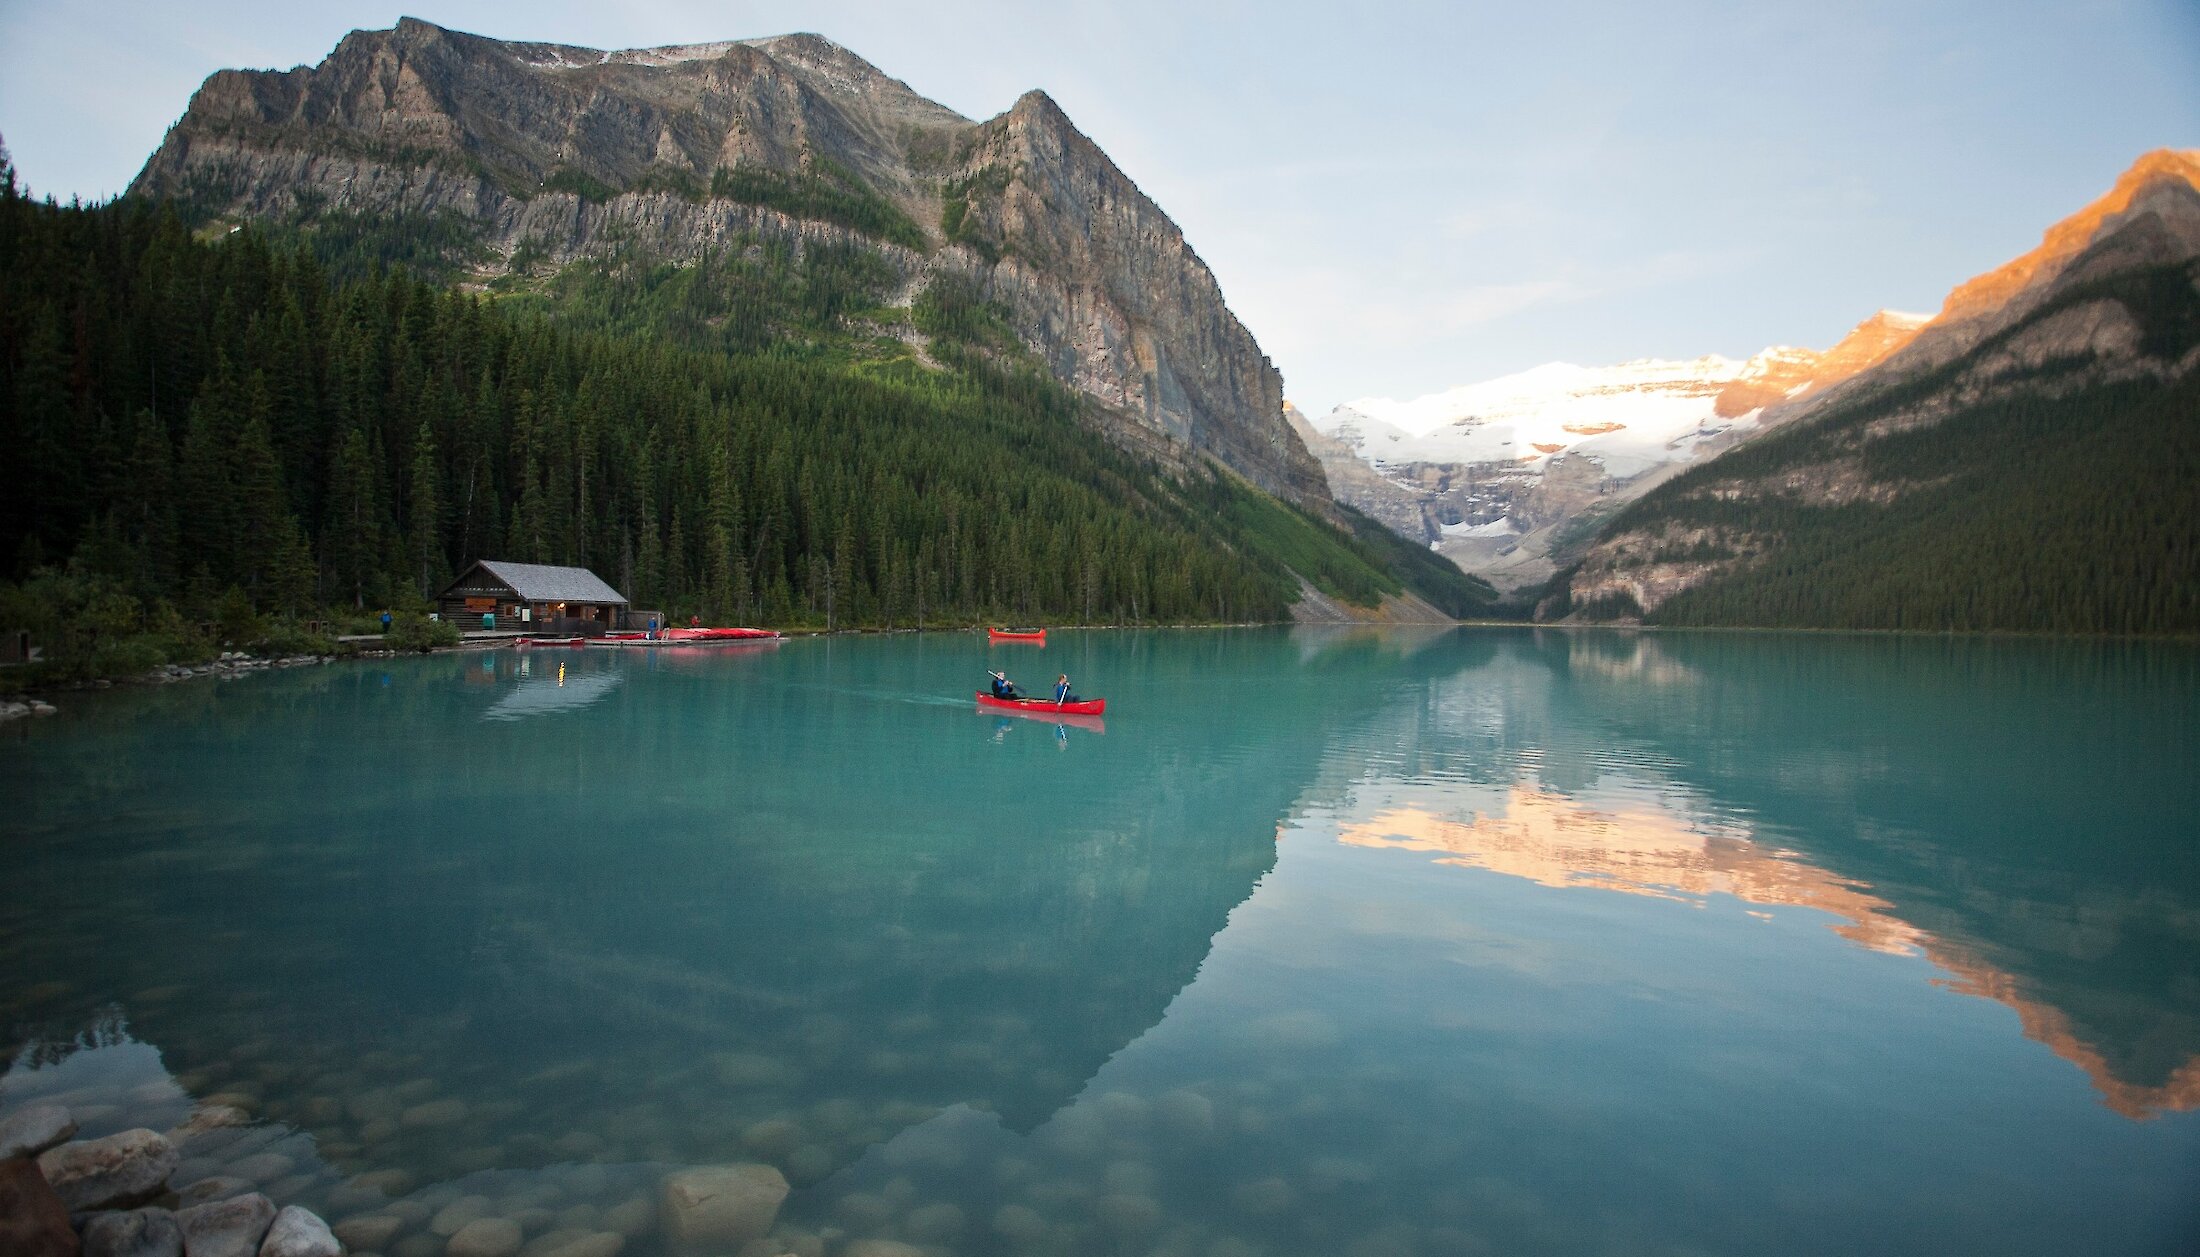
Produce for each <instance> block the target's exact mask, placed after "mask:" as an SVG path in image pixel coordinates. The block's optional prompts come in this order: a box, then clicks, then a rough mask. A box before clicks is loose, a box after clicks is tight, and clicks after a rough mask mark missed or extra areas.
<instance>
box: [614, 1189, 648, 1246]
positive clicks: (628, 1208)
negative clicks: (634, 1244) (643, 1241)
mask: <svg viewBox="0 0 2200 1257" xmlns="http://www.w3.org/2000/svg"><path fill="white" fill-rule="evenodd" d="M603 1224H604V1226H605V1228H607V1229H609V1230H613V1231H617V1232H618V1233H619V1234H621V1235H625V1236H628V1237H632V1236H636V1235H646V1234H648V1233H649V1231H650V1230H651V1229H652V1228H653V1227H655V1226H656V1225H657V1208H656V1206H655V1205H653V1204H651V1203H650V1201H649V1198H648V1197H646V1196H636V1197H635V1198H634V1199H632V1200H628V1201H625V1202H623V1203H620V1204H616V1205H613V1206H611V1207H610V1208H609V1209H606V1210H604V1211H603Z"/></svg>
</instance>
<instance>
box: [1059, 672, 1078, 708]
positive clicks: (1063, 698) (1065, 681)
mask: <svg viewBox="0 0 2200 1257" xmlns="http://www.w3.org/2000/svg"><path fill="white" fill-rule="evenodd" d="M1076 697H1077V696H1076V695H1075V694H1072V693H1070V692H1069V673H1067V672H1064V673H1062V674H1060V675H1059V676H1057V677H1055V678H1054V705H1055V706H1056V707H1060V706H1061V705H1062V704H1064V703H1067V702H1071V701H1074V700H1075V699H1076Z"/></svg>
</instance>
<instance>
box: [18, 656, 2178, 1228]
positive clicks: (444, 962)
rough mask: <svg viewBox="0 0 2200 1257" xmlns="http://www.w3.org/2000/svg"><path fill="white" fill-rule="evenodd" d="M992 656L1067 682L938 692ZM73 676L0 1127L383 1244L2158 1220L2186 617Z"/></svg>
mask: <svg viewBox="0 0 2200 1257" xmlns="http://www.w3.org/2000/svg"><path fill="white" fill-rule="evenodd" d="M1004 661H1005V663H1006V666H1007V667H1008V668H1009V670H1010V672H1011V674H1012V675H1015V676H1017V677H1018V678H1019V679H1020V680H1023V681H1025V682H1026V683H1027V685H1028V686H1029V687H1030V688H1034V689H1038V688H1043V687H1044V685H1045V684H1046V683H1047V682H1048V681H1050V680H1051V678H1052V676H1053V674H1054V673H1055V672H1057V671H1061V670H1067V671H1069V672H1070V673H1071V674H1072V675H1073V676H1074V677H1075V678H1076V680H1077V683H1078V686H1079V688H1080V689H1082V690H1084V691H1087V692H1090V693H1096V694H1102V695H1105V696H1106V697H1107V698H1108V699H1109V701H1110V708H1109V713H1108V715H1107V717H1106V718H1105V721H1104V722H1091V721H1088V722H1078V723H1063V724H1059V725H1058V724H1056V723H1054V722H1052V721H1044V720H1030V719H1021V718H1014V717H1000V716H995V715H991V714H984V713H980V712H978V711H977V710H975V708H974V704H973V703H971V702H970V701H969V698H968V695H969V694H970V692H971V691H972V690H973V689H974V688H976V686H977V684H978V683H979V682H980V681H982V679H983V669H984V668H985V667H987V666H989V664H990V665H991V666H1001V665H1002V664H1003V662H1004ZM65 707H66V712H65V714H64V715H63V716H61V717H59V718H56V719H51V720H45V721H40V722H36V723H31V722H20V723H18V724H17V725H15V726H13V727H11V728H8V729H7V730H6V731H5V733H4V734H0V800H4V801H5V808H4V814H0V888H4V889H0V1034H4V1035H5V1037H6V1042H7V1044H8V1045H10V1048H11V1059H10V1062H9V1063H8V1064H7V1067H6V1073H5V1075H4V1077H0V1112H6V1111H12V1110H13V1109H16V1108H19V1107H21V1106H22V1105H24V1104H26V1103H28V1102H31V1101H33V1100H37V1099H39V1098H42V1097H55V1096H58V1097H60V1098H62V1099H63V1100H65V1101H66V1102H68V1103H70V1104H72V1105H73V1106H74V1108H75V1110H76V1111H77V1113H78V1115H79V1117H80V1119H81V1120H82V1121H83V1123H84V1126H85V1133H86V1134H89V1135H97V1134H103V1133H107V1132H109V1131H112V1130H119V1129H124V1128H127V1127H130V1126H136V1125H149V1126H153V1127H155V1128H157V1129H160V1128H166V1127H169V1126H172V1125H174V1124H175V1123H177V1122H179V1121H182V1120H183V1119H184V1118H185V1117H186V1116H187V1115H189V1114H190V1113H191V1111H192V1110H193V1108H194V1106H205V1105H213V1104H219V1105H230V1106H234V1107H236V1108H238V1109H240V1110H242V1111H244V1112H245V1113H247V1114H249V1115H250V1116H251V1118H252V1119H253V1121H252V1124H251V1125H250V1126H248V1127H244V1128H241V1130H240V1129H238V1128H231V1129H229V1130H225V1131H223V1132H220V1133H219V1134H218V1135H216V1136H213V1137H201V1138H199V1139H197V1140H195V1141H194V1142H193V1143H192V1144H191V1145H190V1146H189V1147H188V1148H187V1160H186V1163H185V1166H184V1168H183V1170H182V1172H181V1173H179V1175H178V1178H177V1180H176V1181H178V1182H182V1181H186V1180H188V1179H189V1178H191V1177H194V1176H198V1175H205V1174H223V1173H227V1174H234V1175H236V1176H239V1177H243V1178H248V1179H251V1180H253V1181H255V1182H257V1183H259V1184H261V1185H262V1186H263V1187H266V1188H267V1189H269V1190H270V1191H271V1193H272V1194H274V1195H276V1196H277V1198H278V1199H280V1200H284V1201H299V1202H302V1203H306V1204H308V1205H311V1206H314V1207H317V1208H320V1209H321V1210H322V1211H323V1212H324V1213H325V1214H326V1215H327V1216H329V1217H331V1218H332V1219H342V1218H346V1217H350V1216H355V1215H360V1214H369V1215H382V1216H386V1217H390V1218H394V1219H395V1220H396V1223H397V1225H396V1227H395V1229H393V1230H387V1235H386V1238H383V1239H378V1240H377V1241H376V1242H377V1243H380V1244H382V1245H383V1246H384V1251H385V1253H386V1257H438V1254H440V1253H441V1252H442V1250H443V1238H442V1236H441V1235H439V1234H438V1233H437V1231H436V1229H435V1227H434V1226H433V1225H432V1223H433V1219H434V1217H435V1215H436V1214H437V1213H438V1212H439V1211H442V1210H444V1209H446V1208H447V1207H449V1206H451V1205H452V1204H453V1202H458V1201H461V1199H462V1198H467V1197H473V1198H478V1199H475V1200H470V1201H465V1202H464V1204H463V1209H464V1210H471V1211H477V1212H487V1213H491V1214H495V1215H498V1216H506V1217H511V1218H513V1219H515V1220H516V1221H519V1222H520V1223H521V1225H522V1226H523V1228H524V1229H525V1233H526V1234H527V1235H528V1236H529V1238H530V1242H531V1244H532V1245H533V1248H532V1250H531V1251H533V1252H536V1253H543V1252H548V1251H551V1250H553V1249H555V1248H556V1247H557V1246H558V1245H559V1244H562V1243H564V1242H565V1241H567V1240H571V1239H576V1238H580V1237H586V1236H590V1235H597V1236H603V1235H616V1236H621V1237H623V1238H622V1239H621V1240H620V1241H619V1246H623V1249H624V1253H625V1254H626V1255H627V1257H654V1255H655V1254H657V1253H659V1252H660V1250H661V1249H662V1248H663V1247H664V1245H663V1243H662V1241H661V1239H660V1237H659V1235H658V1232H657V1231H656V1230H655V1229H654V1228H655V1218H656V1207H655V1204H654V1202H655V1199H656V1195H655V1193H656V1189H657V1184H658V1182H659V1180H660V1179H661V1178H662V1177H663V1176H664V1175H665V1174H666V1173H667V1172H668V1171H669V1170H672V1169H676V1168H678V1167H684V1166H691V1165H709V1164H721V1163H728V1162H740V1161H763V1162H769V1163H771V1164H773V1165H776V1166H779V1167H780V1168H781V1169H783V1170H784V1171H785V1173H786V1176H787V1177H788V1179H789V1180H790V1181H792V1182H793V1183H794V1185H795V1190H794V1192H793V1194H792V1195H791V1196H790V1197H789V1198H788V1200H787V1202H786V1204H785V1207H784V1208H783V1209H782V1211H781V1213H780V1217H779V1231H778V1233H777V1235H776V1236H775V1240H776V1241H778V1244H777V1245H775V1246H774V1249H773V1251H777V1248H778V1247H786V1248H787V1249H788V1250H789V1251H800V1252H807V1253H812V1254H815V1253H818V1252H828V1253H836V1254H837V1253H842V1252H847V1253H867V1254H874V1255H877V1257H890V1255H891V1254H907V1253H910V1252H915V1251H924V1252H928V1253H933V1254H950V1253H952V1254H969V1255H981V1254H1000V1253H1038V1254H1086V1253H1091V1254H1168V1255H1181V1257H1255V1255H1259V1254H1267V1255H1270V1257H1283V1255H1285V1254H1301V1253H1306V1254H1348V1255H1350V1257H1412V1255H1426V1257H1435V1255H1438V1254H1453V1253H1497V1254H1536V1253H1559V1254H1575V1253H1579V1254H1599V1255H1604V1254H1635V1253H1643V1254H1653V1253H1654V1254H1682V1253H1705V1254H1726V1253H1736V1254H1739V1253H1766V1252H1782V1253H1839V1254H1852V1253H1864V1252H1870V1253H1920V1254H1957V1253H1980V1254H2011V1253H2043V1254H2069V1253H2079V1252H2085V1253H2104V1254H2111V1253H2171V1252H2188V1251H2192V1248H2193V1245H2194V1244H2195V1242H2196V1240H2200V1113H2196V1112H2195V1109H2196V1108H2200V841H2196V822H2195V816H2196V815H2200V786H2196V779H2200V772H2196V769H2200V651H2195V650H2194V649H2192V648H2190V647H2178V646H2132V645H2122V644H2105V645H2104V644H2052V643H2035V642H2003V641H1987V640H1966V641H1940V640H1908V639H1866V638H1839V637H1815V636H1739V635H1701V636H1684V635H1668V636H1657V637H1635V636H1627V635H1621V634H1560V633H1551V632H1533V631H1526V630H1522V631H1517V632H1511V631H1475V630H1461V631H1454V632H1435V631H1430V632H1389V633H1374V632H1365V631H1307V630H1296V631H1285V630H1273V631H1244V632H1226V633H1225V632H1182V633H1148V634H1136V633H1094V634H1082V635H1080V634H1071V633H1062V634H1057V635H1056V638H1055V640H1054V641H1053V642H1051V643H1050V645H1049V646H1048V647H1047V648H1045V649H1043V650H1040V649H1034V648H1031V647H1026V646H1005V645H1004V646H1001V647H992V648H989V647H987V646H986V645H985V644H984V643H983V642H981V641H979V640H976V639H975V638H972V637H968V636H929V637H923V638H911V637H902V638H896V639H880V640H837V641H797V642H789V643H786V644H784V645H782V646H779V647H777V648H776V649H771V648H747V649H743V650H740V651H735V652H720V653H701V652H698V653H694V654H686V655H682V654H674V653H671V652H667V653H664V654H661V655H657V656H654V657H653V656H651V655H650V654H647V653H642V652H633V653H627V652H616V651H585V652H584V651H564V650H560V651H540V652H536V653H534V654H532V655H524V656H523V655H521V654H518V653H516V652H511V651H505V652H497V653H489V654H475V655H462V656H445V657H438V658H430V659H421V660H405V661H396V662H386V663H355V664H347V665H338V666H331V667H326V668H314V669H303V670H297V671H291V672H283V673H274V674H261V675H255V676H250V677H245V678H242V679H237V680H233V681H227V682H219V683H217V682H211V681H209V682H197V683H192V684H186V685H179V686H173V687H168V688H165V689H161V690H156V691H129V692H121V691H117V692H110V693H106V694H100V695H88V696H82V697H78V698H75V699H73V700H72V701H70V702H68V703H66V704H65ZM386 1229H387V1228H386ZM877 1241H893V1242H895V1243H898V1244H901V1245H907V1246H909V1247H895V1246H894V1245H893V1244H881V1243H878V1242H877ZM610 1246H612V1245H610V1244H608V1243H601V1244H599V1248H602V1247H610Z"/></svg>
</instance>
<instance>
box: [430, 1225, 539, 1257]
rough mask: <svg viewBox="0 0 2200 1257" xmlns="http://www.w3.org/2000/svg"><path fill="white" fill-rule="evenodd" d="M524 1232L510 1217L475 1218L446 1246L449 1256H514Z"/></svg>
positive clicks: (452, 1237)
mask: <svg viewBox="0 0 2200 1257" xmlns="http://www.w3.org/2000/svg"><path fill="white" fill-rule="evenodd" d="M521 1238H522V1233H521V1231H520V1229H519V1223H517V1222H514V1221H512V1220H511V1219H510V1218H475V1219H474V1220H473V1221H471V1222H469V1223H467V1224H466V1225H464V1226H462V1227H460V1228H458V1231H457V1232H456V1233H455V1234H453V1235H452V1236H451V1242H450V1244H449V1245H448V1246H447V1247H445V1248H444V1250H443V1251H444V1253H445V1254H446V1255H447V1257H512V1255H513V1254H514V1253H517V1252H518V1251H519V1244H520V1240H521Z"/></svg>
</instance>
